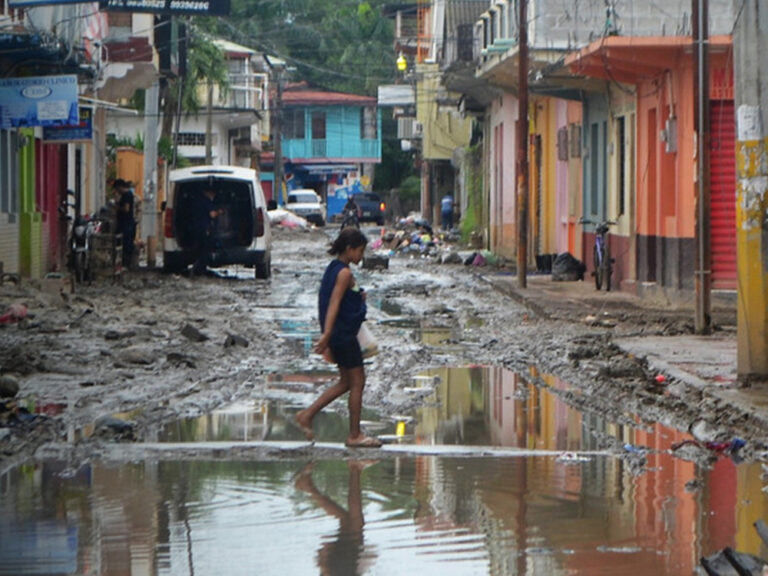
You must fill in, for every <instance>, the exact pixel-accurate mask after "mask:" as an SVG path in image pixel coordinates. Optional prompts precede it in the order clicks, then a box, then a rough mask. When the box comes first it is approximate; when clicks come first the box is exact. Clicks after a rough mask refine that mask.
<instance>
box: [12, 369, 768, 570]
mask: <svg viewBox="0 0 768 576" xmlns="http://www.w3.org/2000/svg"><path fill="white" fill-rule="evenodd" d="M313 378H321V379H322V378H327V376H313V375H307V374H301V375H294V376H289V375H284V376H283V377H281V378H275V379H274V382H273V383H274V385H275V386H279V387H280V388H281V392H283V393H288V394H290V392H286V390H289V389H290V388H291V386H293V385H295V387H296V399H297V400H296V401H295V402H287V401H282V402H278V401H277V400H274V399H263V400H262V399H258V400H252V401H246V402H240V403H238V404H235V405H232V406H228V407H223V408H222V409H221V410H218V411H216V412H214V413H212V414H209V415H206V416H205V417H203V418H199V419H190V420H184V421H180V422H177V423H174V424H173V425H171V426H168V427H166V428H165V429H163V430H160V431H158V432H157V438H153V440H154V439H159V440H167V441H182V442H183V441H208V440H222V439H227V440H235V441H236V440H243V441H251V440H267V441H269V440H290V439H294V438H296V436H295V434H296V431H295V430H294V429H293V428H292V427H291V426H290V424H289V422H290V416H291V415H292V414H293V413H294V412H295V410H296V409H298V406H299V405H301V404H302V403H303V402H304V400H305V395H306V394H308V390H307V388H309V393H310V395H311V394H312V393H313V387H314V386H317V385H319V384H320V383H318V382H317V381H316V380H313ZM544 379H545V380H546V381H547V383H548V384H549V385H550V386H551V387H552V389H561V390H566V389H567V385H565V384H564V383H562V382H559V381H557V380H556V379H554V378H549V379H548V378H546V377H545V378H544ZM405 387H407V388H409V389H414V390H418V389H419V388H428V391H426V392H424V393H423V396H424V400H425V403H424V404H425V405H424V407H423V408H421V409H419V410H418V411H416V412H415V413H413V414H410V415H407V416H406V415H402V416H397V417H393V418H383V417H380V416H379V415H377V414H375V413H368V414H366V416H365V418H366V422H367V425H368V426H369V427H370V429H372V430H375V431H377V432H380V433H381V434H382V435H384V436H385V437H386V438H387V440H388V441H390V442H397V441H399V442H402V443H404V444H406V445H407V444H414V445H415V447H414V453H412V454H408V455H402V456H392V455H389V456H387V457H381V458H380V459H378V460H377V459H375V458H372V459H371V460H344V459H342V458H339V459H335V460H319V461H315V462H312V461H311V452H309V453H307V454H306V455H305V457H303V458H302V459H288V460H280V461H273V460H270V461H253V460H243V459H233V460H231V461H226V460H224V461H222V460H221V459H218V460H208V461H206V460H200V459H196V460H194V461H182V460H181V459H179V460H177V461H175V460H173V459H164V460H162V461H153V460H151V459H146V460H138V461H133V462H130V463H122V464H106V463H103V462H100V461H99V460H98V459H96V460H93V461H91V462H89V463H87V464H85V465H80V466H79V467H77V468H76V467H74V466H73V465H72V464H71V463H68V462H64V461H39V462H30V463H27V464H25V465H23V466H20V467H17V468H14V469H13V470H10V471H8V472H6V473H5V474H3V475H2V476H0V574H87V575H90V574H100V575H110V574H115V575H117V574H120V575H125V574H130V575H145V574H169V575H170V574H217V575H219V574H222V575H223V574H227V575H228V576H229V575H233V574H249V575H250V574H259V575H261V574H276V575H278V574H279V575H284V574H291V575H293V574H299V575H301V574H317V573H320V574H403V573H414V574H449V575H450V574H461V575H464V574H498V575H505V574H517V575H554V576H558V575H601V574H605V575H611V576H615V575H621V574H627V575H642V574H650V575H653V576H663V575H681V574H695V573H698V572H697V566H698V563H699V559H700V557H701V556H703V555H709V554H712V553H714V552H716V551H718V550H720V549H722V548H724V547H726V546H731V547H733V548H735V549H736V550H738V551H741V552H748V553H751V554H755V555H764V554H765V552H766V551H765V550H764V548H763V547H762V546H761V541H760V539H759V537H758V535H757V533H756V531H755V530H754V528H753V526H752V524H753V523H754V522H755V521H757V520H758V519H761V518H766V511H767V507H768V498H766V494H765V493H764V492H763V482H764V480H763V478H762V469H761V466H760V464H751V465H750V464H737V463H736V462H734V460H732V459H731V458H729V457H727V456H724V455H721V456H719V457H718V459H717V460H716V461H715V462H714V464H713V465H712V466H710V467H707V468H702V467H699V466H697V465H696V464H694V463H692V462H688V461H685V460H682V459H679V458H676V457H674V456H673V455H672V454H671V453H670V448H671V446H672V445H673V444H675V443H676V442H680V441H683V440H687V439H689V437H688V436H686V435H685V434H683V433H680V432H677V431H674V430H672V429H668V428H664V427H662V426H660V425H658V424H644V423H639V422H635V423H633V424H626V423H625V424H621V425H620V424H616V423H613V422H609V421H606V420H605V419H604V418H602V417H601V416H600V415H595V414H585V413H581V412H578V411H576V410H573V409H571V408H569V407H568V406H567V405H566V404H564V403H563V402H561V401H560V400H559V397H558V396H557V394H554V393H552V392H550V391H548V390H546V389H540V388H536V387H533V386H531V385H529V384H527V382H526V380H525V379H524V378H522V377H521V376H519V375H516V374H512V373H509V372H507V371H505V370H501V369H496V368H487V367H465V368H464V367H462V368H443V369H436V370H430V371H427V372H424V373H423V374H421V375H420V378H417V379H414V381H413V382H409V383H406V384H405ZM405 393H410V392H405ZM414 393H416V392H414ZM398 423H402V424H400V425H399V426H398ZM345 426H346V422H345V419H344V418H343V417H342V416H340V415H337V414H334V413H333V412H327V413H324V414H323V415H322V420H320V421H318V422H317V426H316V431H317V433H318V440H319V441H322V442H334V441H338V440H339V439H340V438H339V435H341V438H343V434H344V432H345ZM432 444H452V445H475V446H478V445H487V446H506V447H517V448H523V449H535V450H536V455H531V453H530V452H527V451H521V453H520V456H517V457H511V456H510V457H493V456H489V457H478V456H473V457H468V456H467V457H464V456H454V457H441V456H427V455H419V454H418V447H419V446H423V445H432ZM609 444H612V445H613V446H617V445H618V446H619V447H621V446H625V445H626V446H627V447H628V449H629V450H630V451H629V452H628V453H627V454H629V455H630V456H631V458H630V459H629V460H628V459H627V458H623V457H621V455H620V454H619V455H606V454H596V453H593V454H586V453H587V452H590V451H596V450H602V449H603V448H605V446H606V445H609ZM638 451H641V452H644V456H645V465H644V466H638V465H637V461H636V458H637V456H638ZM372 455H373V454H372ZM632 459H635V461H634V462H632V463H631V462H630V460H632Z"/></svg>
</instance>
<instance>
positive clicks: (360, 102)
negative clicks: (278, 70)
mask: <svg viewBox="0 0 768 576" xmlns="http://www.w3.org/2000/svg"><path fill="white" fill-rule="evenodd" d="M282 99H283V106H311V105H318V106H333V105H341V104H347V105H351V106H375V105H376V98H375V97H373V96H360V95H358V94H346V93H344V92H325V91H322V90H314V89H311V88H301V89H297V90H291V89H288V90H286V91H285V92H283V95H282Z"/></svg>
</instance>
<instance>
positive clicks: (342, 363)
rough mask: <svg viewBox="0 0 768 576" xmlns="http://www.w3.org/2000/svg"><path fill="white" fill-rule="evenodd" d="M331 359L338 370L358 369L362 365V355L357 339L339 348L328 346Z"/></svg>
mask: <svg viewBox="0 0 768 576" xmlns="http://www.w3.org/2000/svg"><path fill="white" fill-rule="evenodd" d="M330 348H331V352H332V353H333V358H334V360H335V361H336V365H337V366H338V367H339V368H358V367H360V366H362V365H363V353H362V351H361V350H360V343H359V342H358V341H357V338H353V339H352V340H350V341H349V342H345V343H344V344H343V345H341V346H334V345H333V344H331V345H330Z"/></svg>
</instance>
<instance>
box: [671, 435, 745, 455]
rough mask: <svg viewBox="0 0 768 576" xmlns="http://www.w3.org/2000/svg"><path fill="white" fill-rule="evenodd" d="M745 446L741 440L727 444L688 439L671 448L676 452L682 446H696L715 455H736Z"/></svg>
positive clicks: (735, 439) (730, 441)
mask: <svg viewBox="0 0 768 576" xmlns="http://www.w3.org/2000/svg"><path fill="white" fill-rule="evenodd" d="M746 444H747V443H746V441H744V440H743V439H742V438H734V439H733V440H729V441H727V442H702V441H700V440H695V439H690V438H689V439H687V440H682V441H681V442H676V443H674V444H672V446H671V448H672V451H677V450H679V449H680V448H682V447H684V446H697V447H699V448H706V449H707V450H710V451H712V452H715V453H717V454H736V453H737V452H738V451H739V450H741V449H742V448H743V447H744V446H746Z"/></svg>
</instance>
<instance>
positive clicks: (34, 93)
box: [0, 74, 79, 128]
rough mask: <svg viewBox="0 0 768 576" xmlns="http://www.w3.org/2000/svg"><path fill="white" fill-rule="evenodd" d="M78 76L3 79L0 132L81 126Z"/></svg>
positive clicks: (0, 102) (0, 89) (0, 101)
mask: <svg viewBox="0 0 768 576" xmlns="http://www.w3.org/2000/svg"><path fill="white" fill-rule="evenodd" d="M77 112H78V106H77V76H75V75H74V74H68V75H66V76H34V77H30V78H1V79H0V128H23V127H28V126H68V125H74V124H79V117H78V113H77Z"/></svg>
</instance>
